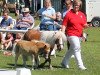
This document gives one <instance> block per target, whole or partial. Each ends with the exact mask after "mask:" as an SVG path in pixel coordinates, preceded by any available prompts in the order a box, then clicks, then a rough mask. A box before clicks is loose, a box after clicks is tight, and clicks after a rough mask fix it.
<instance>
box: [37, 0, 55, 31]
mask: <svg viewBox="0 0 100 75" xmlns="http://www.w3.org/2000/svg"><path fill="white" fill-rule="evenodd" d="M37 13H38V15H40V16H41V23H40V30H49V31H52V30H56V26H54V20H55V19H56V13H55V9H54V8H52V5H51V0H44V7H43V8H41V9H39V11H38V12H37Z"/></svg>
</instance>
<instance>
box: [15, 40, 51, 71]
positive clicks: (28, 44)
mask: <svg viewBox="0 0 100 75" xmlns="http://www.w3.org/2000/svg"><path fill="white" fill-rule="evenodd" d="M14 50H15V67H16V65H17V60H18V57H19V55H22V58H23V65H24V67H26V60H27V59H26V58H27V56H31V57H32V62H33V65H32V69H33V68H38V66H39V58H38V55H39V53H43V54H44V56H45V59H48V56H49V52H50V45H49V44H48V43H45V42H43V41H37V40H31V41H25V40H21V41H19V42H18V43H17V44H16V46H15V48H14ZM34 60H35V65H34Z"/></svg>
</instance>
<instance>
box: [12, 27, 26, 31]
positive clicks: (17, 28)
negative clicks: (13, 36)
mask: <svg viewBox="0 0 100 75" xmlns="http://www.w3.org/2000/svg"><path fill="white" fill-rule="evenodd" d="M13 29H15V30H27V28H26V27H21V28H20V27H14V28H13Z"/></svg>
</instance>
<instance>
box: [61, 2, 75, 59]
mask: <svg viewBox="0 0 100 75" xmlns="http://www.w3.org/2000/svg"><path fill="white" fill-rule="evenodd" d="M72 4H73V3H72V0H65V8H64V9H63V11H62V18H64V17H65V15H66V14H67V13H68V12H69V11H70V10H71V9H72V8H73V5H72ZM69 46H70V44H69V42H68V41H67V48H68V49H69ZM72 57H73V55H72Z"/></svg>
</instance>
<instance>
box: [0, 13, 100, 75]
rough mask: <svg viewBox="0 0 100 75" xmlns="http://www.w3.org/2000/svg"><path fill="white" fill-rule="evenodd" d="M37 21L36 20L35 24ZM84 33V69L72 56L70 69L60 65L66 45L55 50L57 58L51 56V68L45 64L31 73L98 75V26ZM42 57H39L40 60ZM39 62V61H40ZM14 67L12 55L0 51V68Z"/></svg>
mask: <svg viewBox="0 0 100 75" xmlns="http://www.w3.org/2000/svg"><path fill="white" fill-rule="evenodd" d="M11 16H12V17H15V16H14V14H11ZM38 23H39V21H38V20H36V25H38ZM84 32H86V33H88V34H89V36H88V41H87V42H82V57H83V61H84V64H85V66H86V67H87V70H86V71H81V70H79V69H78V67H77V65H76V62H75V60H74V58H72V59H71V61H70V65H69V66H70V69H64V68H62V67H61V65H60V63H61V61H62V59H63V56H64V55H65V52H66V50H67V49H66V48H67V47H66V45H65V48H64V50H62V51H61V52H57V58H54V56H52V65H53V70H50V69H47V67H46V66H45V68H44V69H39V70H33V71H32V75H99V73H100V28H99V27H97V28H96V27H91V28H88V29H85V31H84ZM43 61H44V59H43V58H41V62H43ZM41 62H40V63H41ZM27 64H28V68H31V67H30V65H31V61H28V63H27ZM13 67H14V57H13V56H5V55H3V52H1V51H0V68H1V69H13ZM18 67H22V59H21V57H20V58H19V60H18Z"/></svg>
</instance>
